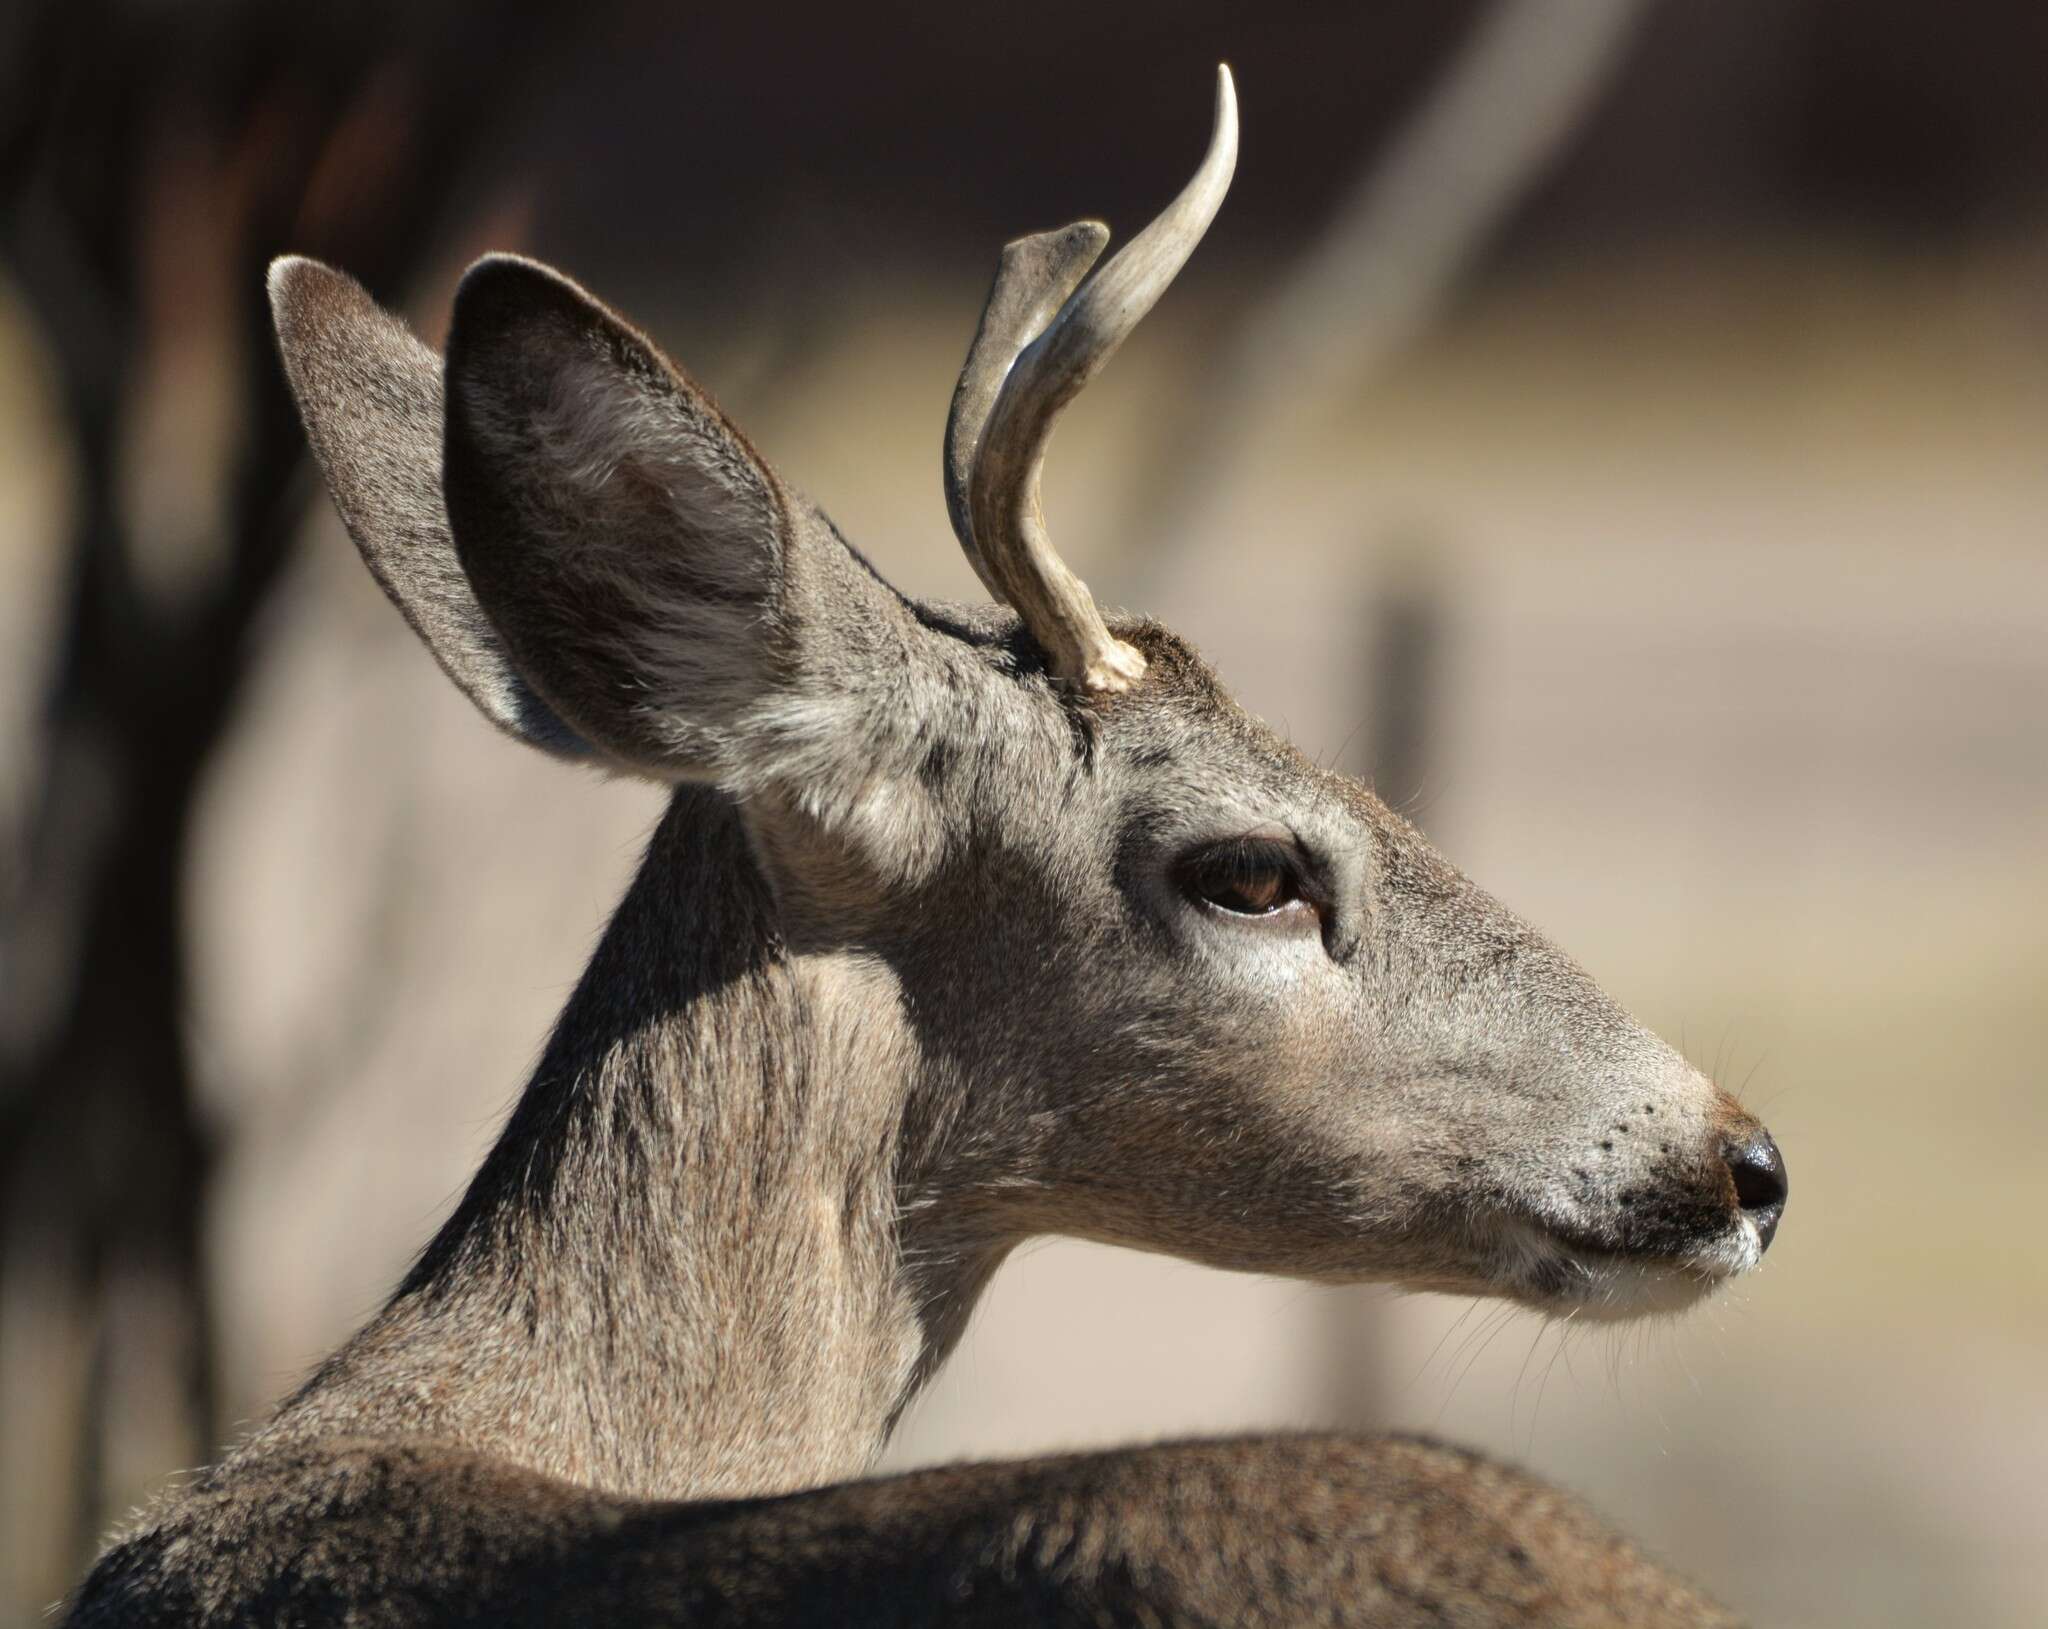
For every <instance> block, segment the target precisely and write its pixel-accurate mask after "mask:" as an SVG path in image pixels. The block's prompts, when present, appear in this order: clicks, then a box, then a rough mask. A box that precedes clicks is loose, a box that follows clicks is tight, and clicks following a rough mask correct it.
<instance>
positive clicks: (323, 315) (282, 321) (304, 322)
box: [263, 255, 375, 341]
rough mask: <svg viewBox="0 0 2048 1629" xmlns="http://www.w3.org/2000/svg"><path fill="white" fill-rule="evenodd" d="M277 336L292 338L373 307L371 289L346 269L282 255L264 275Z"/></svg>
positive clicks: (303, 256) (303, 257)
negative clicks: (365, 286) (340, 269)
mask: <svg viewBox="0 0 2048 1629" xmlns="http://www.w3.org/2000/svg"><path fill="white" fill-rule="evenodd" d="M263 281H264V287H265V288H266V289H267V290H268V291H269V294H270V318H271V322H272V324H273V325H274V326H275V327H276V329H277V332H278V337H279V338H281V339H284V340H287V341H289V340H292V339H294V338H296V337H297V336H299V335H301V334H303V333H304V332H305V331H306V330H307V329H308V328H311V327H313V326H315V325H320V324H322V323H323V322H332V320H333V319H334V318H335V317H337V316H343V315H350V314H353V313H356V312H359V311H362V310H364V309H366V308H367V309H374V308H375V302H373V301H372V300H371V298H370V296H369V292H368V291H367V290H366V289H365V288H364V287H363V285H362V284H360V283H358V282H357V281H356V280H355V279H354V278H353V277H350V276H349V275H348V274H347V273H346V272H339V271H336V270H335V269H334V268H333V267H332V266H328V265H323V264H322V263H321V262H320V261H317V260H312V259H309V258H308V257H307V256H305V255H279V256H278V257H277V258H276V259H275V260H273V261H271V263H270V270H269V271H268V272H267V273H266V274H265V276H264V279H263Z"/></svg>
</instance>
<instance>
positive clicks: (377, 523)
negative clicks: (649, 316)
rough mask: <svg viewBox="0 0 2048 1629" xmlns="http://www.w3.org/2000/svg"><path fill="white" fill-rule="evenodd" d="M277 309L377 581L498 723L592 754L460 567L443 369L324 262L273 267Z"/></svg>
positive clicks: (305, 411) (314, 435)
mask: <svg viewBox="0 0 2048 1629" xmlns="http://www.w3.org/2000/svg"><path fill="white" fill-rule="evenodd" d="M270 309H271V315H272V318H273V320H274V322H275V324H276V327H277V340H278V348H279V350H280V351H281V352H282V354H283V357H284V371H285V377H286V379H287V380H288V381H289V383H290V385H291V390H292V396H293V397H294V399H295V400H296V401H297V402H298V405H299V416H300V417H301V418H302V419H303V420H304V421H305V425H306V437H307V439H308V440H309V441H310V442H311V443H312V445H313V456H314V458H315V459H316V460H317V461H318V463H319V465H320V471H321V473H322V474H323V475H325V476H326V478H327V487H328V490H329V491H330V492H332V493H333V494H334V503H335V507H336V508H337V509H339V510H340V511H341V518H342V521H343V523H344V524H345V525H346V526H347V527H348V530H349V535H350V536H351V537H353V538H354V539H355V541H356V547H357V548H358V549H360V550H361V551H362V556H363V560H364V562H365V563H366V564H367V565H368V566H369V568H370V575H371V576H373V577H374V578H376V579H377V583H378V585H379V586H380V587H381V588H382V589H383V590H384V592H385V593H386V594H388V595H389V596H390V597H391V599H392V602H393V603H394V604H396V605H397V607H398V609H399V610H400V611H401V612H402V613H404V616H405V620H406V621H407V622H408V623H410V624H411V625H412V630H413V632H414V633H416V634H418V635H419V636H420V638H421V640H422V641H424V642H425V644H426V646H427V648H428V649H429V650H431V651H432V652H433V653H434V658H435V660H436V661H438V662H439V663H440V664H441V667H442V669H443V671H445V672H446V673H447V675H448V677H449V678H451V679H453V680H454V681H455V683H456V684H457V686H458V687H460V689H461V690H462V692H463V693H464V694H465V695H467V696H468V697H469V699H470V700H471V701H473V702H475V703H476V705H477V707H478V708H479V709H481V711H482V712H483V714H484V716H485V717H486V718H488V719H489V720H490V721H491V722H492V723H493V724H496V725H497V726H498V727H499V728H500V729H502V730H504V731H506V732H507V733H509V734H511V735H515V736H517V737H518V738H519V739H521V740H522V741H525V742H528V743H529V744H530V745H533V746H536V747H539V748H541V749H542V750H543V751H546V752H551V753H554V754H556V755H557V756H560V757H565V758H581V757H586V756H588V755H589V752H590V749H589V748H588V747H587V746H586V745H585V744H584V742H583V741H582V740H581V739H580V738H579V737H578V735H577V733H576V732H575V731H574V730H572V729H570V728H569V726H568V725H566V724H564V723H563V722H562V720H561V718H560V717H559V716H558V715H557V714H556V713H555V711H554V710H553V709H552V708H551V707H549V706H548V704H547V703H546V702H544V701H542V700H541V699H540V697H539V696H538V695H536V694H535V693H534V691H533V689H532V687H531V686H530V685H528V684H527V682H526V681H525V680H524V679H523V678H522V677H521V676H520V675H519V672H518V670H517V669H516V668H514V666H513V665H512V660H511V657H510V656H509V655H508V653H507V652H506V649H505V643H504V641H503V640H502V639H501V638H499V636H498V633H497V630H496V629H495V628H494V627H492V625H491V621H490V619H489V618H488V617H487V616H485V614H484V610H483V607H482V606H481V605H479V604H478V603H477V598H476V594H475V592H474V591H473V590H472V589H471V588H470V585H469V580H468V579H467V578H466V577H465V576H464V575H463V573H462V567H461V565H460V564H459V563H458V562H457V560H456V557H455V539H454V535H453V533H452V531H451V530H450V528H449V524H448V512H447V509H446V508H445V507H444V505H443V503H442V501H441V434H442V430H441V426H442V409H441V359H440V358H439V357H438V356H436V355H435V354H434V353H433V352H432V351H430V350H428V349H427V347H426V346H424V345H422V344H421V343H420V342H419V341H418V340H417V339H415V338H413V336H412V334H411V333H410V332H408V331H407V329H406V327H405V325H404V324H403V323H402V322H400V321H399V320H398V319H397V318H395V317H393V316H390V315H389V314H388V313H386V312H384V311H382V310H380V309H379V308H378V307H377V305H376V303H375V302H374V301H373V300H371V298H370V296H369V295H368V294H366V293H365V292H364V291H363V288H362V286H361V285H360V284H359V283H357V282H356V281H355V280H354V279H353V278H350V277H345V276H343V275H342V274H341V273H340V272H338V271H334V270H331V269H330V268H328V267H326V266H323V265H321V264H319V262H317V261H313V260H306V259H302V258H300V257H299V256H296V255H287V256H285V257H283V258H282V259H279V260H276V261H273V262H272V263H271V267H270Z"/></svg>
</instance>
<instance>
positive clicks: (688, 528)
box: [444, 255, 908, 780]
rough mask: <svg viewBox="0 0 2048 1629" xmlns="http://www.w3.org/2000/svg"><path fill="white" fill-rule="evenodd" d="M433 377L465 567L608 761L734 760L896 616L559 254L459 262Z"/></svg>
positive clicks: (700, 770)
mask: <svg viewBox="0 0 2048 1629" xmlns="http://www.w3.org/2000/svg"><path fill="white" fill-rule="evenodd" d="M447 385H448V423H447V442H446V447H445V452H444V470H445V476H446V489H447V496H448V511H449V515H450V517H451V519H452V521H453V524H454V528H455V542H456V549H457V551H458V553H459V555H460V558H461V561H462V566H463V569H464V571H465V572H466V573H467V575H468V577H469V580H470V582H471V583H472V584H474V585H475V588H476V592H477V597H478V599H479V600H480V602H481V603H482V605H483V607H484V609H485V610H486V611H487V612H488V613H489V615H490V617H491V620H492V622H493V623H494V624H495V625H496V627H497V629H498V631H499V633H500V634H501V635H502V636H503V637H504V640H505V643H506V645H507V647H508V648H509V649H510V651H511V652H512V656H513V659H514V660H515V661H516V662H517V663H518V665H519V668H520V671H521V672H522V673H524V674H525V675H526V677H527V679H528V680H529V681H530V682H531V683H532V685H533V686H534V688H535V689H536V690H538V691H539V692H540V694H541V695H542V696H544V697H545V698H546V699H547V701H548V703H549V704H550V705H551V706H552V707H554V708H555V709H556V711H558V712H559V713H560V714H561V716H562V717H564V718H565V719H567V720H569V721H570V723H571V724H572V725H573V726H574V728H575V729H576V730H578V731H579V732H580V733H582V734H583V735H584V736H585V737H586V738H587V739H589V740H591V741H592V742H594V743H596V744H597V745H598V746H599V748H600V749H601V750H602V751H603V752H604V753H605V755H606V756H608V757H610V758H612V759H613V760H614V761H616V762H618V763H620V764H622V765H624V766H626V767H628V768H632V769H636V770H638V771H640V772H641V773H644V774H651V775H654V776H657V777H659V778H662V779H670V780H674V779H697V778H716V779H728V778H731V777H732V776H734V775H735V774H744V773H745V772H747V770H748V769H749V768H750V762H749V761H750V760H752V759H753V758H754V756H755V754H756V750H757V748H756V744H755V743H753V742H752V741H751V740H750V739H743V738H744V737H749V736H750V735H751V733H752V732H753V731H754V729H755V727H756V726H757V725H758V722H759V720H760V718H761V716H762V709H763V707H764V706H773V705H774V704H775V703H776V702H777V701H784V702H786V700H787V699H788V697H789V695H790V693H791V692H792V690H797V689H802V690H816V691H818V692H819V694H820V699H821V700H822V699H823V695H824V692H825V691H826V690H828V689H830V688H831V687H830V686H829V685H827V684H824V683H821V682H820V681H821V680H823V679H824V678H825V675H824V674H823V673H822V672H821V671H820V668H821V664H822V665H823V666H825V667H830V666H834V665H838V666H845V665H848V664H858V663H859V662H860V658H861V656H862V653H863V652H871V651H873V649H874V648H875V646H876V645H877V640H878V637H882V638H886V637H887V636H886V635H883V634H880V633H879V629H880V627H889V626H893V627H897V628H899V629H901V628H902V627H903V626H904V625H905V624H907V622H908V618H907V615H906V613H905V611H904V608H903V604H902V602H901V600H900V599H899V598H898V597H897V596H895V595H894V594H893V592H892V591H890V590H889V589H887V588H886V586H885V585H883V584H882V583H881V582H880V580H879V579H877V578H876V577H874V576H873V574H872V573H870V572H868V571H867V570H866V569H865V568H864V567H862V566H861V565H860V563H859V562H858V561H857V559H856V558H855V557H854V556H853V555H852V554H851V552H850V551H849V550H848V549H847V548H846V546H845V545H844V544H843V543H841V542H840V541H839V539H838V538H837V537H836V536H835V535H834V534H832V533H831V532H830V530H829V528H828V526H827V525H826V524H825V523H824V522H823V521H822V519H821V518H820V517H818V516H816V515H815V514H814V513H813V512H812V511H810V509H809V508H808V507H807V506H806V505H804V504H802V503H801V502H800V501H797V500H793V499H792V498H791V496H790V495H789V494H788V493H787V491H786V490H785V489H784V488H783V486H782V484H781V482H780V481H779V480H778V479H777V478H776V477H775V475H774V474H773V473H772V472H771V471H770V470H769V468H768V466H767V465H766V464H765V463H764V462H763V461H762V459H761V457H760V455H759V454H757V453H756V452H755V451H754V449H753V448H752V447H750V446H749V445H748V444H747V442H746V440H745V438H744V437H743V436H741V434H740V433H739V431H738V430H736V429H735V428H734V427H733V426H732V424H731V423H729V422H728V421H727V420H726V418H725V416H724V415H723V414H722V413H721V412H720V411H719V410H718V408H717V407H716V406H715V405H714V404H713V403H712V401H711V399H710V398H709V397H708V396H707V395H705V393H704V392H703V391H702V390H701V389H699V388H698V387H697V385H696V384H694V383H693V382H692V381H691V380H690V379H689V378H688V377H687V376H686V375H685V374H684V373H683V372H682V371H681V370H680V369H679V368H677V367H676V366H675V365H674V364H673V363H672V362H670V361H669V360H668V359H667V358H666V357H664V356H663V355H662V354H661V352H660V351H659V350H657V349H656V348H655V346H654V345H653V343H652V342H651V341H649V340H648V339H647V338H645V337H644V336H643V335H641V334H640V333H638V332H637V331H636V330H634V329H633V328H632V327H630V326H629V325H628V324H627V323H626V322H625V321H624V320H622V319H621V318H619V317H618V316H616V315H614V314H613V313H612V312H611V311H609V310H607V309H606V308H605V307H604V306H603V305H601V304H600V303H599V302H598V301H597V300H595V299H593V298H592V297H591V296H590V295H588V294H586V293H585V292H584V291H583V290H582V289H580V288H578V287H577V286H576V285H575V284H574V283H572V282H570V281H569V280H568V279H567V278H565V277H562V276H561V275H559V274H558V273H555V272H553V271H550V270H548V269H547V268H545V267H543V266H538V265H535V264H534V263H533V262H531V261H527V260H522V259H519V258H517V257H514V256H508V255H494V256H491V257H489V258H487V259H484V260H481V261H479V262H478V263H477V264H476V265H475V266H473V267H471V268H470V271H469V273H468V275H467V276H466V277H464V279H463V281H462V287H461V289H460V290H459V291H458V293H457V294H456V297H455V318H454V324H453V326H452V328H451V330H450V333H449V339H448V366H447ZM856 688H858V686H856ZM838 693H839V694H841V695H842V696H843V695H844V694H845V693H846V692H845V689H844V688H843V687H842V688H841V689H840V690H839V692H838Z"/></svg>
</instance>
